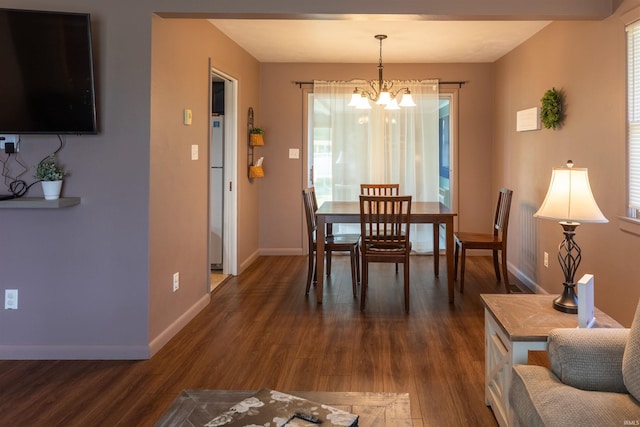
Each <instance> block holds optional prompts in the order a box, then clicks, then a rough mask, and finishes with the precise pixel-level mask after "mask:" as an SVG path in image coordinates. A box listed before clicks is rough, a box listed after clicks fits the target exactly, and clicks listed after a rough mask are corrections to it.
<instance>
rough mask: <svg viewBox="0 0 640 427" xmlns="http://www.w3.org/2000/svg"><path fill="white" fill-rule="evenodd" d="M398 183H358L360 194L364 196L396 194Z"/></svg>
mask: <svg viewBox="0 0 640 427" xmlns="http://www.w3.org/2000/svg"><path fill="white" fill-rule="evenodd" d="M399 193H400V184H360V194H363V195H365V196H398V195H399Z"/></svg>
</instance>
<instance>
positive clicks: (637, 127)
mask: <svg viewBox="0 0 640 427" xmlns="http://www.w3.org/2000/svg"><path fill="white" fill-rule="evenodd" d="M627 67H628V69H627V114H628V118H627V120H628V124H627V168H628V170H627V175H628V182H627V188H628V190H627V192H628V193H627V201H628V210H629V216H630V217H632V218H636V219H640V21H638V22H635V23H633V24H631V25H629V26H627Z"/></svg>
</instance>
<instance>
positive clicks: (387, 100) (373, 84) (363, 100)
mask: <svg viewBox="0 0 640 427" xmlns="http://www.w3.org/2000/svg"><path fill="white" fill-rule="evenodd" d="M374 37H375V38H376V39H377V40H379V41H380V59H379V62H378V80H372V81H370V82H369V88H368V89H361V88H359V87H356V88H355V90H354V91H353V94H352V95H351V101H350V102H349V104H348V105H349V106H350V107H356V108H357V109H361V110H365V109H369V108H371V104H370V103H369V101H371V102H374V103H375V104H376V105H384V106H385V110H398V109H400V107H415V106H416V103H415V102H414V101H413V97H412V96H411V91H410V90H409V88H406V87H404V88H400V89H398V90H395V91H394V90H393V82H392V81H389V80H384V78H383V76H382V70H383V68H384V67H383V65H382V40H384V39H386V38H387V36H386V35H385V34H377V35H376V36H374ZM400 97H402V99H401V100H400V102H398V99H399V98H400Z"/></svg>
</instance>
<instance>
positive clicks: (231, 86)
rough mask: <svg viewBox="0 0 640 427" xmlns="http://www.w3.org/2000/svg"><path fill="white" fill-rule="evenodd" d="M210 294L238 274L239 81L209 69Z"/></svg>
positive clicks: (208, 238)
mask: <svg viewBox="0 0 640 427" xmlns="http://www.w3.org/2000/svg"><path fill="white" fill-rule="evenodd" d="M209 69H210V70H211V74H210V75H211V78H210V82H209V83H210V84H209V88H210V90H209V96H210V103H209V109H210V117H211V120H210V123H209V157H208V159H209V174H208V179H209V215H208V217H209V226H208V237H207V240H208V245H209V263H208V269H209V271H210V281H209V292H211V291H213V290H214V289H215V288H216V287H217V286H219V285H220V284H221V283H223V282H224V281H225V280H226V279H227V278H228V277H229V276H231V275H235V274H237V223H236V221H235V218H236V217H237V215H236V211H237V192H236V185H235V183H236V179H237V167H236V164H237V146H238V132H237V129H238V125H237V123H238V122H237V102H238V101H237V93H238V90H237V80H235V79H233V78H231V77H230V76H227V75H226V74H224V73H223V72H221V71H219V70H216V69H214V68H212V67H211V66H210V67H209Z"/></svg>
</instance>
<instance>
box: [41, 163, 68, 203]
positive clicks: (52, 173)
mask: <svg viewBox="0 0 640 427" xmlns="http://www.w3.org/2000/svg"><path fill="white" fill-rule="evenodd" d="M66 174H67V173H66V172H65V170H64V168H63V167H61V166H59V165H58V164H57V163H56V158H55V156H54V155H53V154H51V155H49V156H47V157H46V158H45V159H43V160H42V161H41V162H40V163H38V166H37V167H36V174H35V175H34V177H35V178H36V179H37V180H38V181H40V182H41V183H42V192H43V193H44V198H45V199H46V200H55V199H58V198H59V197H60V190H61V189H62V179H63V178H64V177H65V175H66Z"/></svg>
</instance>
